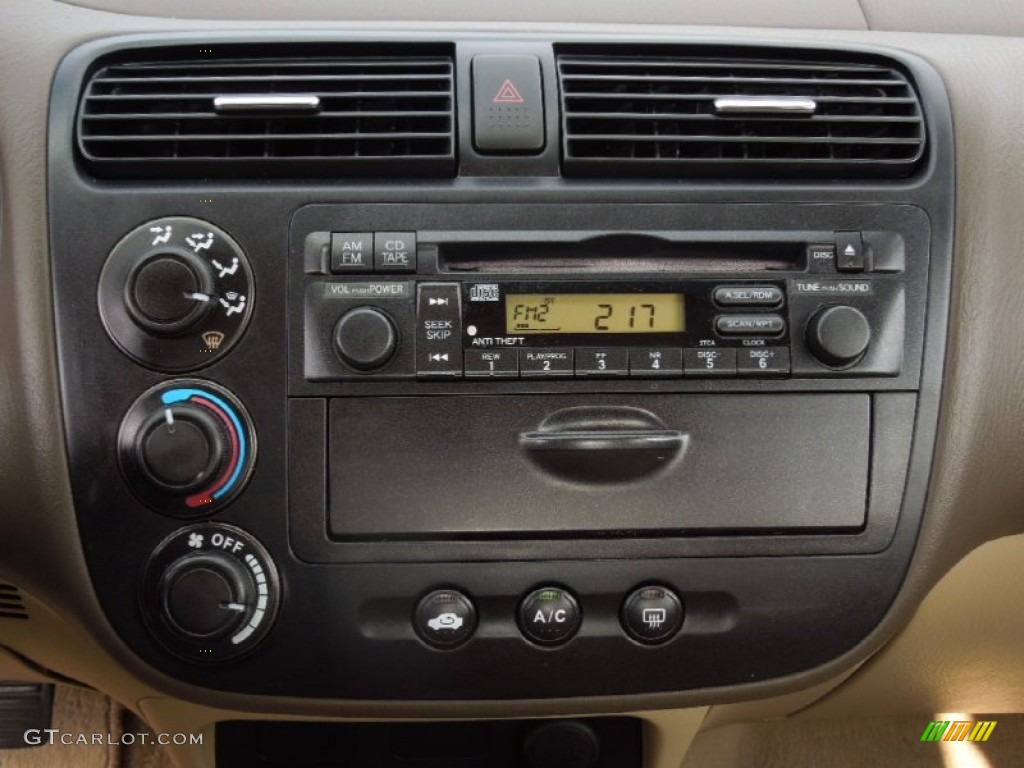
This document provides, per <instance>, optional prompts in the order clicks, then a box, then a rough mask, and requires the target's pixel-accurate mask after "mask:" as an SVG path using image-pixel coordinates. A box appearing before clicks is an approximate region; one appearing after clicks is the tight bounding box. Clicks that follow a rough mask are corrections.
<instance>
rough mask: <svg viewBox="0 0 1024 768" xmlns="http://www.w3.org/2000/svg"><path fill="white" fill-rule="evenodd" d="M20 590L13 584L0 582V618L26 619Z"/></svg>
mask: <svg viewBox="0 0 1024 768" xmlns="http://www.w3.org/2000/svg"><path fill="white" fill-rule="evenodd" d="M27 618H28V610H27V609H26V608H25V602H24V600H23V599H22V597H21V592H19V591H18V588H17V587H15V586H14V585H13V584H0V619H27Z"/></svg>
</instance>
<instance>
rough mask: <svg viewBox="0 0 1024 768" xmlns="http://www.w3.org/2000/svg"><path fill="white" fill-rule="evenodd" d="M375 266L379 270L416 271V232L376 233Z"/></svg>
mask: <svg viewBox="0 0 1024 768" xmlns="http://www.w3.org/2000/svg"><path fill="white" fill-rule="evenodd" d="M373 267H374V269H375V270H376V271H377V272H415V271H416V233H415V232H378V233H376V234H375V235H374V236H373Z"/></svg>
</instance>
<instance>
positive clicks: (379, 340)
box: [334, 307, 398, 371]
mask: <svg viewBox="0 0 1024 768" xmlns="http://www.w3.org/2000/svg"><path fill="white" fill-rule="evenodd" d="M397 345H398V335H397V334H396V333H395V326H394V324H393V323H392V322H391V319H390V318H389V317H388V316H387V315H385V314H384V313H383V312H381V311H380V310H379V309H374V308H373V307H356V308H355V309H352V310H349V311H348V312H346V313H345V314H344V315H342V317H341V319H340V320H339V321H338V324H337V325H336V326H335V327H334V349H335V351H336V352H337V353H338V357H340V358H341V359H342V362H344V363H345V364H346V365H348V366H349V367H350V368H354V369H356V370H357V371H374V370H376V369H378V368H381V367H382V366H383V365H384V364H385V363H387V361H388V360H390V359H391V356H392V355H393V354H395V348H396V347H397Z"/></svg>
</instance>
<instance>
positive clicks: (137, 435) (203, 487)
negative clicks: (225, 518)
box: [118, 379, 256, 517]
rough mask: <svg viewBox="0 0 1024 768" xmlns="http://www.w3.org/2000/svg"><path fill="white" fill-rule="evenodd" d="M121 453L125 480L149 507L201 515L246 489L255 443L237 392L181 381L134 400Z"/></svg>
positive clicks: (123, 426) (125, 423) (121, 438)
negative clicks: (235, 393)
mask: <svg viewBox="0 0 1024 768" xmlns="http://www.w3.org/2000/svg"><path fill="white" fill-rule="evenodd" d="M118 452H119V456H120V460H121V466H122V468H123V470H124V476H125V477H126V478H127V479H128V482H129V484H130V485H131V487H132V490H133V491H135V493H136V495H137V496H139V498H141V499H142V500H143V501H144V502H145V503H146V504H148V505H149V506H150V507H152V508H153V509H155V510H156V511H158V512H163V513H165V514H169V515H174V516H176V517H199V516H203V515H208V514H211V513H212V512H214V511H215V510H217V509H220V508H221V507H223V506H224V505H226V504H227V503H229V502H230V501H231V500H232V499H234V498H235V497H236V496H237V495H238V493H239V492H240V491H241V490H242V488H243V487H244V486H245V483H246V481H247V480H248V477H249V474H250V472H251V471H252V466H253V462H254V460H255V456H256V438H255V433H254V430H253V426H252V422H251V420H250V418H249V415H248V413H246V411H245V409H244V408H243V407H242V404H241V402H239V401H238V399H237V398H236V397H235V396H234V395H232V394H231V393H230V392H228V391H227V390H226V389H224V388H223V387H219V386H217V385H215V384H212V383H211V382H208V381H200V380H198V379H179V380H177V381H169V382H166V383H164V384H160V385H158V386H156V387H154V388H153V389H151V390H149V391H148V392H146V393H145V394H143V395H142V397H140V398H139V399H138V400H136V401H135V404H134V405H132V407H131V409H129V411H128V413H127V415H126V416H125V418H124V421H123V422H122V424H121V432H120V435H119V439H118Z"/></svg>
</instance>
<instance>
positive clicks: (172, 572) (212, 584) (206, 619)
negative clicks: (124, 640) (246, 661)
mask: <svg viewBox="0 0 1024 768" xmlns="http://www.w3.org/2000/svg"><path fill="white" fill-rule="evenodd" d="M141 590H142V592H141V595H140V597H141V601H140V602H141V605H142V613H143V618H144V619H145V621H146V625H147V626H148V627H149V630H150V631H151V632H152V633H153V634H154V635H155V636H156V638H157V640H159V641H160V642H161V643H162V644H163V645H164V646H165V647H166V648H168V649H169V650H171V651H173V652H174V653H176V654H178V655H179V656H181V657H183V658H185V659H189V660H191V661H222V660H225V659H230V658H233V657H235V656H238V655H240V654H242V653H245V652H246V651H248V650H250V649H252V648H253V647H254V646H255V645H256V644H257V643H259V642H260V640H262V639H263V638H264V637H265V636H266V634H267V633H268V632H269V631H270V629H271V627H272V626H273V623H274V619H275V618H276V615H277V609H278V605H279V603H280V600H281V585H280V581H279V579H278V574H277V568H276V567H275V565H274V562H273V560H271V558H270V555H269V554H268V553H267V551H266V550H265V549H264V548H263V546H262V545H261V544H260V542H259V541H257V540H256V539H255V538H254V537H253V536H252V535H250V534H249V533H247V532H246V531H243V530H242V529H240V528H237V527H235V526H232V525H224V524H221V523H202V524H198V525H191V526H188V527H186V528H181V529H179V530H178V531H176V532H174V533H172V534H171V535H170V536H168V537H167V538H166V539H165V540H164V541H163V542H161V544H160V546H158V547H157V548H156V550H155V551H154V552H153V554H152V555H151V556H150V558H149V561H148V563H147V565H146V570H145V573H144V575H143V579H142V587H141Z"/></svg>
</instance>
